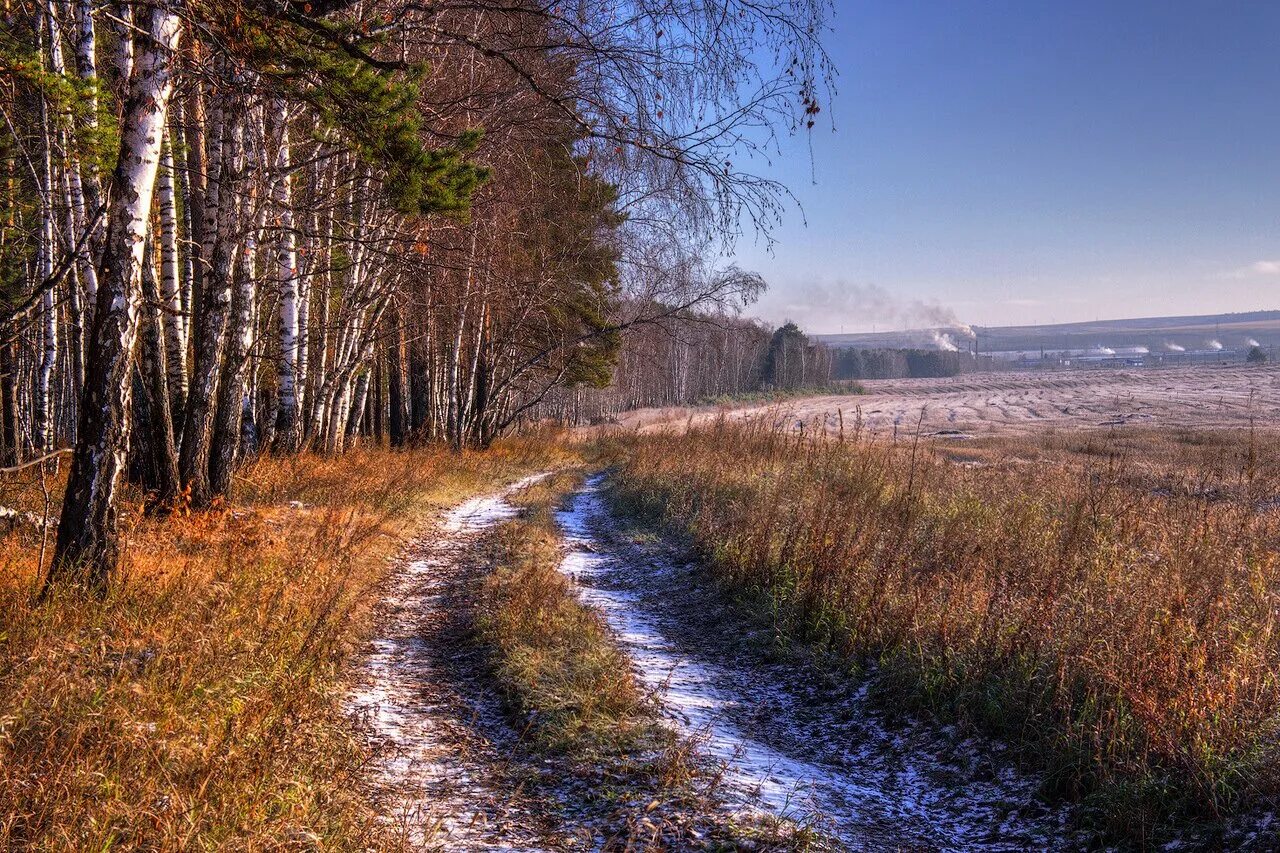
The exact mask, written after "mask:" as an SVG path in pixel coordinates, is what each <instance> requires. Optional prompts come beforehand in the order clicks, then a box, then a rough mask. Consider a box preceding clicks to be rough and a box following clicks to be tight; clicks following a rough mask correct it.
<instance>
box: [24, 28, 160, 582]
mask: <svg viewBox="0 0 1280 853" xmlns="http://www.w3.org/2000/svg"><path fill="white" fill-rule="evenodd" d="M181 33H182V28H181V21H180V18H179V16H178V13H177V9H176V8H173V7H167V6H155V7H152V8H151V9H150V12H149V20H148V21H147V36H146V37H145V38H143V39H142V49H141V50H140V51H139V55H138V57H137V67H136V69H135V70H136V75H135V78H134V79H133V81H132V83H131V85H130V87H129V88H130V91H129V98H128V100H127V101H126V102H125V109H124V117H125V120H124V121H123V122H122V123H121V128H122V134H121V142H120V154H119V157H118V158H117V166H116V170H115V174H114V175H113V177H112V182H113V185H114V186H113V192H112V199H111V205H110V215H109V217H108V220H107V232H106V245H105V247H104V252H103V258H102V266H101V271H102V276H101V279H100V281H99V287H98V305H97V310H96V311H95V312H94V319H93V335H92V339H93V347H92V354H93V357H92V359H91V360H90V363H89V372H88V375H87V377H86V382H85V399H84V404H83V407H82V409H81V414H80V430H79V439H78V442H77V444H76V451H75V456H74V458H73V460H72V464H71V473H70V476H69V477H68V480H67V488H66V492H65V496H64V498H63V503H62V516H61V519H60V521H59V524H58V538H57V543H56V545H55V548H54V558H53V564H52V566H51V568H50V571H49V576H48V582H49V583H53V582H56V581H58V580H61V579H64V578H67V577H71V576H77V575H79V576H82V577H83V578H84V579H85V580H86V581H87V582H88V583H89V584H90V585H91V586H92V587H95V588H98V589H101V588H102V587H104V586H105V584H106V582H107V578H108V577H109V575H110V573H111V572H112V571H113V570H114V569H115V567H116V565H117V563H118V561H119V539H118V531H117V528H116V505H117V501H118V494H117V490H118V488H119V485H120V479H121V475H122V473H123V471H124V467H125V462H126V458H127V455H128V449H129V430H130V426H131V424H130V419H129V416H130V398H131V391H132V387H133V385H132V382H131V379H132V372H133V350H134V345H135V343H136V341H137V335H138V303H139V296H140V289H141V274H142V249H143V242H144V240H145V239H146V232H147V217H148V215H149V213H150V210H151V200H152V193H153V191H154V189H155V179H156V170H157V167H158V166H159V163H160V137H161V130H162V128H163V127H164V122H165V117H166V115H167V113H168V109H169V98H170V95H171V94H172V91H173V79H172V75H173V68H172V66H173V57H174V53H175V51H176V50H177V47H178V41H179V39H180V37H181Z"/></svg>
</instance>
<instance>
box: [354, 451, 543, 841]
mask: <svg viewBox="0 0 1280 853" xmlns="http://www.w3.org/2000/svg"><path fill="white" fill-rule="evenodd" d="M544 476H546V475H539V476H535V477H529V478H527V479H525V480H522V481H520V482H519V483H516V484H514V485H513V486H511V487H510V488H509V489H507V490H506V491H505V492H504V493H500V494H496V495H491V496H488V497H483V498H476V499H473V500H470V501H467V502H466V503H463V504H461V505H459V506H458V507H456V508H455V509H453V510H452V511H450V512H449V513H448V514H446V516H445V518H444V519H443V522H442V523H441V525H440V527H439V530H438V531H435V532H433V534H432V535H430V536H427V537H425V538H423V539H422V540H421V541H419V542H418V543H416V544H415V545H414V546H413V547H412V548H411V549H410V552H409V559H408V560H407V561H406V562H405V564H404V565H403V567H402V568H401V569H400V571H399V572H398V573H397V575H396V576H395V578H394V581H393V584H394V585H393V587H392V589H391V592H390V594H389V595H388V597H387V598H386V599H385V601H384V612H383V618H382V619H381V621H380V630H379V635H378V636H377V637H376V638H375V639H374V640H373V641H372V644H371V647H370V649H369V651H368V654H367V656H366V658H365V660H364V665H363V667H362V671H361V673H360V683H359V684H358V686H357V687H356V688H355V689H354V690H353V692H352V693H351V695H350V696H349V697H348V708H349V709H350V710H351V712H352V713H353V714H354V715H356V717H357V718H358V720H359V721H360V722H361V724H362V728H363V729H364V731H365V732H366V733H367V735H368V736H369V738H370V739H371V740H372V741H374V742H375V743H376V744H378V745H379V746H380V747H381V748H380V749H379V750H378V759H377V762H376V764H375V766H374V767H372V768H370V773H369V776H370V777H371V778H372V783H373V785H374V787H375V788H376V790H377V794H378V799H379V800H380V803H381V805H382V809H383V813H384V816H385V817H386V819H387V820H388V821H391V822H393V823H394V824H396V825H397V827H398V828H399V830H400V831H401V832H403V834H404V837H405V839H406V840H407V841H408V842H409V843H410V844H412V845H413V846H415V847H425V848H427V849H433V850H495V851H496V850H543V849H549V848H548V847H547V845H546V843H545V841H544V839H545V838H546V837H547V835H548V831H549V830H548V826H549V822H548V820H547V819H546V817H545V815H543V814H541V810H540V808H539V806H538V804H537V803H535V802H532V801H529V800H527V799H525V798H524V797H523V796H522V795H521V794H520V793H519V792H516V791H513V790H511V786H510V785H509V784H506V783H507V780H506V778H505V777H504V775H503V773H502V772H501V771H502V768H503V767H504V765H505V764H506V763H507V752H508V751H509V749H510V744H504V743H502V742H500V741H498V742H495V740H494V739H492V738H490V737H486V734H485V733H486V732H501V731H503V729H504V728H505V726H504V725H503V723H502V720H501V717H502V714H501V709H500V708H499V707H498V706H497V703H496V702H495V701H493V700H492V699H491V698H490V697H486V696H485V695H484V693H483V691H481V690H478V689H475V687H476V686H475V684H468V683H467V682H466V681H465V680H463V681H461V682H460V680H459V678H458V677H457V675H456V673H454V672H452V671H451V669H452V668H453V666H452V664H453V661H451V660H450V658H451V657H457V656H459V654H460V652H459V650H458V644H457V641H456V639H455V638H454V637H452V636H450V634H451V631H452V629H451V626H450V624H449V616H450V612H451V610H452V608H451V607H450V604H449V596H450V594H451V581H452V580H453V579H454V578H455V577H456V575H457V574H458V573H459V572H460V571H462V570H463V567H464V565H465V563H466V562H467V559H468V558H469V557H470V556H473V554H474V551H475V550H476V549H477V546H478V540H479V538H480V536H482V535H483V534H484V533H485V532H486V531H487V530H489V529H490V528H492V527H494V526H495V525H497V524H498V523H499V522H501V521H503V520H505V519H508V518H511V517H513V516H515V514H516V512H517V510H516V508H515V507H514V506H512V505H511V504H510V503H509V502H507V500H506V495H507V494H510V493H512V492H515V491H517V490H519V489H522V488H524V487H525V486H527V485H529V484H531V483H533V482H536V481H537V480H539V479H541V478H542V477H544ZM486 721H487V723H488V724H487V725H485V724H477V723H485V722H486Z"/></svg>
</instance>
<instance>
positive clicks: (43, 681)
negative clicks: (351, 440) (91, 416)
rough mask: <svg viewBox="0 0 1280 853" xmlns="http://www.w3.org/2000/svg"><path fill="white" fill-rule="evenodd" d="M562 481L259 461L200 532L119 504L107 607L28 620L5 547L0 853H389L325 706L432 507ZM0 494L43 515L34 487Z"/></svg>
mask: <svg viewBox="0 0 1280 853" xmlns="http://www.w3.org/2000/svg"><path fill="white" fill-rule="evenodd" d="M559 461H562V458H561V451H557V450H554V449H552V446H551V445H550V444H549V443H548V442H546V441H530V442H508V443H504V444H500V445H498V446H497V447H495V448H494V449H492V450H491V451H488V452H486V453H484V454H478V453H463V454H453V453H448V452H443V451H435V450H420V451H413V452H387V451H376V450H356V451H353V452H351V453H348V454H346V455H344V456H341V457H337V458H325V457H318V456H311V455H303V456H298V457H288V458H280V459H277V458H263V459H261V460H259V461H257V462H256V463H254V464H252V465H250V466H248V467H247V468H245V469H243V470H242V471H241V472H240V474H239V477H238V479H237V486H236V489H235V496H234V500H233V501H232V502H231V503H230V504H228V505H226V506H223V507H221V508H220V509H218V510H216V511H213V512H207V513H201V514H197V515H191V516H186V517H169V518H162V519H153V518H144V517H142V516H141V514H140V507H141V503H142V497H143V496H141V495H135V496H133V500H132V501H131V506H130V507H129V508H128V512H127V513H126V514H127V515H128V519H127V528H128V532H127V547H126V550H125V559H124V566H123V571H122V573H121V577H120V579H119V580H118V582H116V583H115V584H114V585H113V587H112V589H111V590H110V592H109V594H108V595H107V596H106V598H105V599H103V600H85V599H83V598H80V597H78V596H76V595H74V594H73V593H70V592H59V593H58V594H56V595H55V596H54V597H53V598H52V600H49V601H47V602H45V603H44V604H40V605H37V604H35V603H34V594H35V592H36V590H37V589H38V587H39V577H38V575H39V571H38V566H37V562H38V559H39V553H40V540H41V536H40V535H39V533H38V531H35V530H34V529H33V528H25V529H18V530H15V531H13V532H10V533H8V534H7V535H5V536H3V538H0V566H3V568H2V569H0V848H4V849H21V848H39V849H60V850H107V849H113V850H114V849H137V848H147V849H178V848H187V847H198V848H203V849H279V848H311V847H323V848H325V849H336V850H345V849H382V848H386V847H394V846H395V845H396V843H397V842H396V840H395V839H394V838H393V837H391V836H387V837H383V833H382V832H381V830H380V828H379V825H378V824H377V822H376V821H375V820H374V819H373V816H372V814H371V811H370V808H369V806H368V804H367V802H366V801H365V799H364V798H363V797H362V795H361V790H360V786H359V784H357V782H358V771H359V768H360V766H361V764H362V763H363V762H364V761H366V760H367V757H368V756H367V755H366V754H365V750H364V747H363V746H362V744H361V742H360V741H359V740H358V739H357V738H356V737H355V736H354V734H353V731H352V728H351V726H350V724H349V721H348V719H347V718H346V717H345V716H344V715H343V713H342V710H341V706H340V703H341V698H342V696H343V692H344V691H343V677H344V672H345V670H346V667H347V665H348V662H349V661H350V659H351V658H352V655H353V653H355V652H356V651H358V650H359V649H360V648H361V644H362V638H363V637H365V636H367V634H368V631H369V630H370V627H371V620H372V618H373V617H372V613H373V605H374V604H375V603H376V601H377V599H378V595H379V590H380V584H381V582H382V581H383V580H384V579H385V577H386V576H387V573H388V571H389V567H390V558H391V557H392V556H393V555H394V554H395V553H396V552H397V551H398V549H399V547H400V545H401V543H402V541H403V538H404V536H405V535H406V534H407V533H409V532H411V531H412V530H414V529H416V528H417V527H418V526H419V525H420V524H421V523H422V522H423V521H424V519H425V518H426V517H428V516H429V515H430V514H431V513H432V512H433V511H434V509H435V508H436V507H440V506H445V505H451V504H453V503H456V502H457V501H459V500H461V499H463V498H465V497H467V496H469V495H472V494H475V493H477V492H480V491H484V490H487V489H490V488H494V487H496V486H497V485H498V484H500V483H501V482H505V481H507V480H510V479H513V478H514V477H516V476H517V475H519V474H521V473H527V472H529V471H530V470H534V469H538V468H544V467H547V466H549V465H552V464H556V463H557V462H559ZM4 488H5V490H6V492H7V493H6V494H5V495H4V497H5V499H6V501H7V502H8V503H10V505H17V506H18V507H19V508H33V509H35V510H36V511H37V513H38V512H39V511H40V508H41V506H42V505H43V502H44V498H43V495H42V493H41V490H40V488H39V486H38V484H37V483H36V482H32V481H28V482H25V483H20V482H14V481H9V482H6V483H5V484H4ZM57 497H58V495H57V486H56V484H55V486H54V494H53V499H54V500H55V501H56V500H57Z"/></svg>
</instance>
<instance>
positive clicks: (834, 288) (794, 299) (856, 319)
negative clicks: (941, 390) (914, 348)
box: [766, 282, 976, 349]
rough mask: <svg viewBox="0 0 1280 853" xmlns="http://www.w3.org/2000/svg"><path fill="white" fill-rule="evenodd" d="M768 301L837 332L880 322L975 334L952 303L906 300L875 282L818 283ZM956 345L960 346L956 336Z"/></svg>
mask: <svg viewBox="0 0 1280 853" xmlns="http://www.w3.org/2000/svg"><path fill="white" fill-rule="evenodd" d="M766 302H767V303H771V304H770V306H769V307H771V308H773V309H774V310H773V311H771V312H770V313H775V314H780V315H781V316H783V317H785V318H786V319H791V320H795V321H796V322H797V323H799V324H800V325H802V326H804V327H805V328H806V329H810V330H812V331H815V332H820V333H821V332H837V331H839V330H840V327H841V325H843V326H845V327H852V328H857V329H865V330H869V329H870V328H871V327H872V326H875V327H877V328H879V329H882V330H885V331H887V330H889V329H927V330H931V331H936V332H938V333H939V334H941V333H943V332H946V333H948V334H951V335H954V336H956V337H959V338H965V339H969V340H972V339H973V338H974V337H976V336H975V335H974V332H973V329H972V328H970V327H969V324H968V323H965V322H963V321H962V320H961V319H960V318H959V317H957V316H956V312H955V311H953V310H952V309H950V308H948V307H947V306H945V305H941V304H939V303H937V302H926V301H924V300H920V299H911V300H907V299H902V298H900V297H898V296H895V295H894V294H892V293H890V292H889V291H887V290H885V289H884V288H883V287H880V286H879V285H876V284H845V283H843V282H838V283H836V284H833V285H826V284H817V283H815V284H810V285H809V286H808V287H805V288H804V289H803V290H802V291H800V292H799V293H796V294H783V293H781V292H775V293H774V294H772V295H771V296H769V297H766ZM935 342H937V340H936V338H935ZM939 346H941V344H940V343H939ZM951 348H952V349H957V347H956V345H955V342H954V340H952V341H951ZM944 349H945V347H944Z"/></svg>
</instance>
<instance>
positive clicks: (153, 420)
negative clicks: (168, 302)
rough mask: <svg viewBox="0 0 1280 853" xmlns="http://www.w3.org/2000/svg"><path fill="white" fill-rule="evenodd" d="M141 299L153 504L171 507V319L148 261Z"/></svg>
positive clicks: (174, 476)
mask: <svg viewBox="0 0 1280 853" xmlns="http://www.w3.org/2000/svg"><path fill="white" fill-rule="evenodd" d="M142 299H143V304H144V305H145V306H146V315H147V322H146V323H145V324H144V327H143V328H144V331H143V336H142V362H143V371H142V372H143V376H144V378H145V379H146V380H147V387H148V390H149V392H150V397H151V406H150V408H151V413H150V414H151V417H150V425H151V436H150V438H151V441H150V444H151V455H152V463H151V464H152V467H153V470H154V473H155V478H156V482H155V485H156V496H155V502H156V504H157V505H159V506H165V505H172V503H173V501H174V499H175V498H176V497H177V496H178V488H179V479H178V449H177V446H176V445H175V444H174V440H173V413H172V409H170V407H169V394H170V388H169V370H168V369H167V366H166V364H165V362H166V359H167V353H166V351H165V343H164V342H165V340H166V339H167V337H168V336H167V335H166V333H165V326H166V324H171V323H173V322H174V319H175V318H174V317H172V316H170V315H168V314H166V312H165V300H164V299H163V298H162V297H161V295H160V288H159V287H158V286H157V284H156V274H155V269H154V268H153V267H152V264H151V261H150V259H145V260H144V263H143V265H142Z"/></svg>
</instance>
